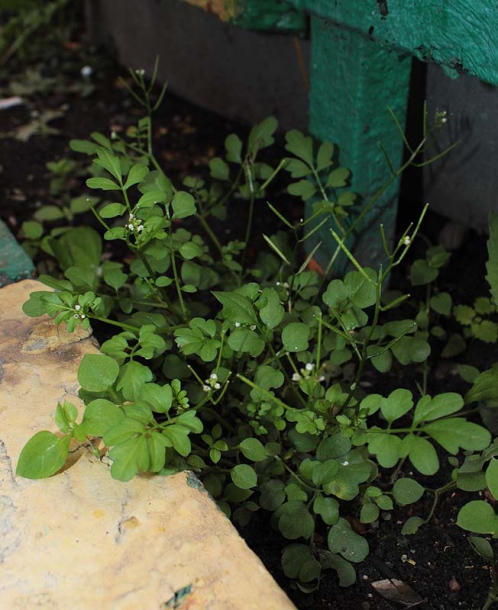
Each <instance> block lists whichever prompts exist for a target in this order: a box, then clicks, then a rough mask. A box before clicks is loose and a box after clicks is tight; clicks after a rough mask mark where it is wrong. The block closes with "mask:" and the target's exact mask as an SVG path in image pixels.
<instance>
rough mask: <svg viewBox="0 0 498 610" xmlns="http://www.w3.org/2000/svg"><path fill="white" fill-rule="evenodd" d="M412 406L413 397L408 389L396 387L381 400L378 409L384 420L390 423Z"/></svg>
mask: <svg viewBox="0 0 498 610" xmlns="http://www.w3.org/2000/svg"><path fill="white" fill-rule="evenodd" d="M412 407H413V398H412V393H411V392H410V390H405V389H404V388H398V389H396V390H394V391H393V392H391V393H390V394H389V396H388V397H387V398H384V400H383V401H382V402H381V405H380V410H381V412H382V415H383V416H384V417H385V418H386V421H387V422H389V423H391V422H393V421H395V420H396V419H399V418H400V417H403V415H405V414H406V413H408V411H410V409H411V408H412Z"/></svg>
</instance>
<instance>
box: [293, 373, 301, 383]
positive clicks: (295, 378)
mask: <svg viewBox="0 0 498 610" xmlns="http://www.w3.org/2000/svg"><path fill="white" fill-rule="evenodd" d="M300 379H301V375H300V374H299V373H294V374H293V375H292V381H299V380H300Z"/></svg>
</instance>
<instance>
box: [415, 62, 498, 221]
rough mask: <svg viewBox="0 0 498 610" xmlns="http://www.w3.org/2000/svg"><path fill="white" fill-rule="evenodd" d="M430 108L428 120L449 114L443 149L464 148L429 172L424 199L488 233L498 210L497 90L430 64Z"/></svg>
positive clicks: (440, 146) (444, 211)
mask: <svg viewBox="0 0 498 610" xmlns="http://www.w3.org/2000/svg"><path fill="white" fill-rule="evenodd" d="M427 108H428V111H429V117H433V116H434V112H435V110H436V109H439V110H446V111H447V112H448V125H447V128H445V129H443V130H442V132H441V135H440V138H439V140H438V142H439V148H440V149H441V150H443V149H444V148H445V147H447V146H449V145H450V144H452V143H454V142H457V141H458V142H459V144H458V146H457V147H456V148H455V149H454V150H452V151H451V152H450V153H449V154H448V155H447V156H446V157H444V158H443V159H442V160H441V161H439V162H437V163H436V164H434V165H432V166H429V167H427V168H426V169H425V170H424V191H425V199H426V200H427V201H428V202H429V204H430V206H431V209H432V210H434V211H435V212H438V213H440V214H442V215H444V216H448V217H450V218H453V219H455V220H459V221H460V222H462V223H463V224H465V225H467V226H469V227H473V228H475V229H478V230H486V228H487V224H488V215H489V212H490V210H494V211H498V127H497V125H498V92H497V88H496V87H494V86H492V85H487V84H485V83H482V82H480V81H479V80H478V79H476V78H472V77H470V76H462V77H460V78H458V79H456V80H452V79H450V78H448V77H447V76H446V75H445V74H444V73H443V71H442V69H441V68H440V67H438V66H435V65H429V66H428V77H427Z"/></svg>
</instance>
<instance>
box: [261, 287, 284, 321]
mask: <svg viewBox="0 0 498 610" xmlns="http://www.w3.org/2000/svg"><path fill="white" fill-rule="evenodd" d="M260 300H261V301H263V300H264V302H265V305H264V306H263V307H261V309H260V310H259V317H260V318H261V321H262V322H263V324H264V325H265V326H267V327H268V328H275V327H276V326H278V325H279V324H280V322H281V321H282V319H283V317H284V314H285V310H284V308H283V306H282V304H281V303H280V297H279V295H278V292H277V291H276V290H275V289H274V288H264V289H263V292H262V294H261V299H260Z"/></svg>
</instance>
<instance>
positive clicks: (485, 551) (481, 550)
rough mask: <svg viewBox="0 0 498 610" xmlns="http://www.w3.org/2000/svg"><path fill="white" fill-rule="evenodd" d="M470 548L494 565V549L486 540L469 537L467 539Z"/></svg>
mask: <svg viewBox="0 0 498 610" xmlns="http://www.w3.org/2000/svg"><path fill="white" fill-rule="evenodd" d="M467 540H468V541H469V544H470V546H471V547H472V548H473V549H474V551H475V552H476V553H478V554H479V555H480V556H481V557H484V559H486V561H489V562H490V563H492V562H493V561H494V551H493V547H492V546H491V544H490V543H489V541H488V540H486V538H480V537H479V536H469V537H468V538H467Z"/></svg>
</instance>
